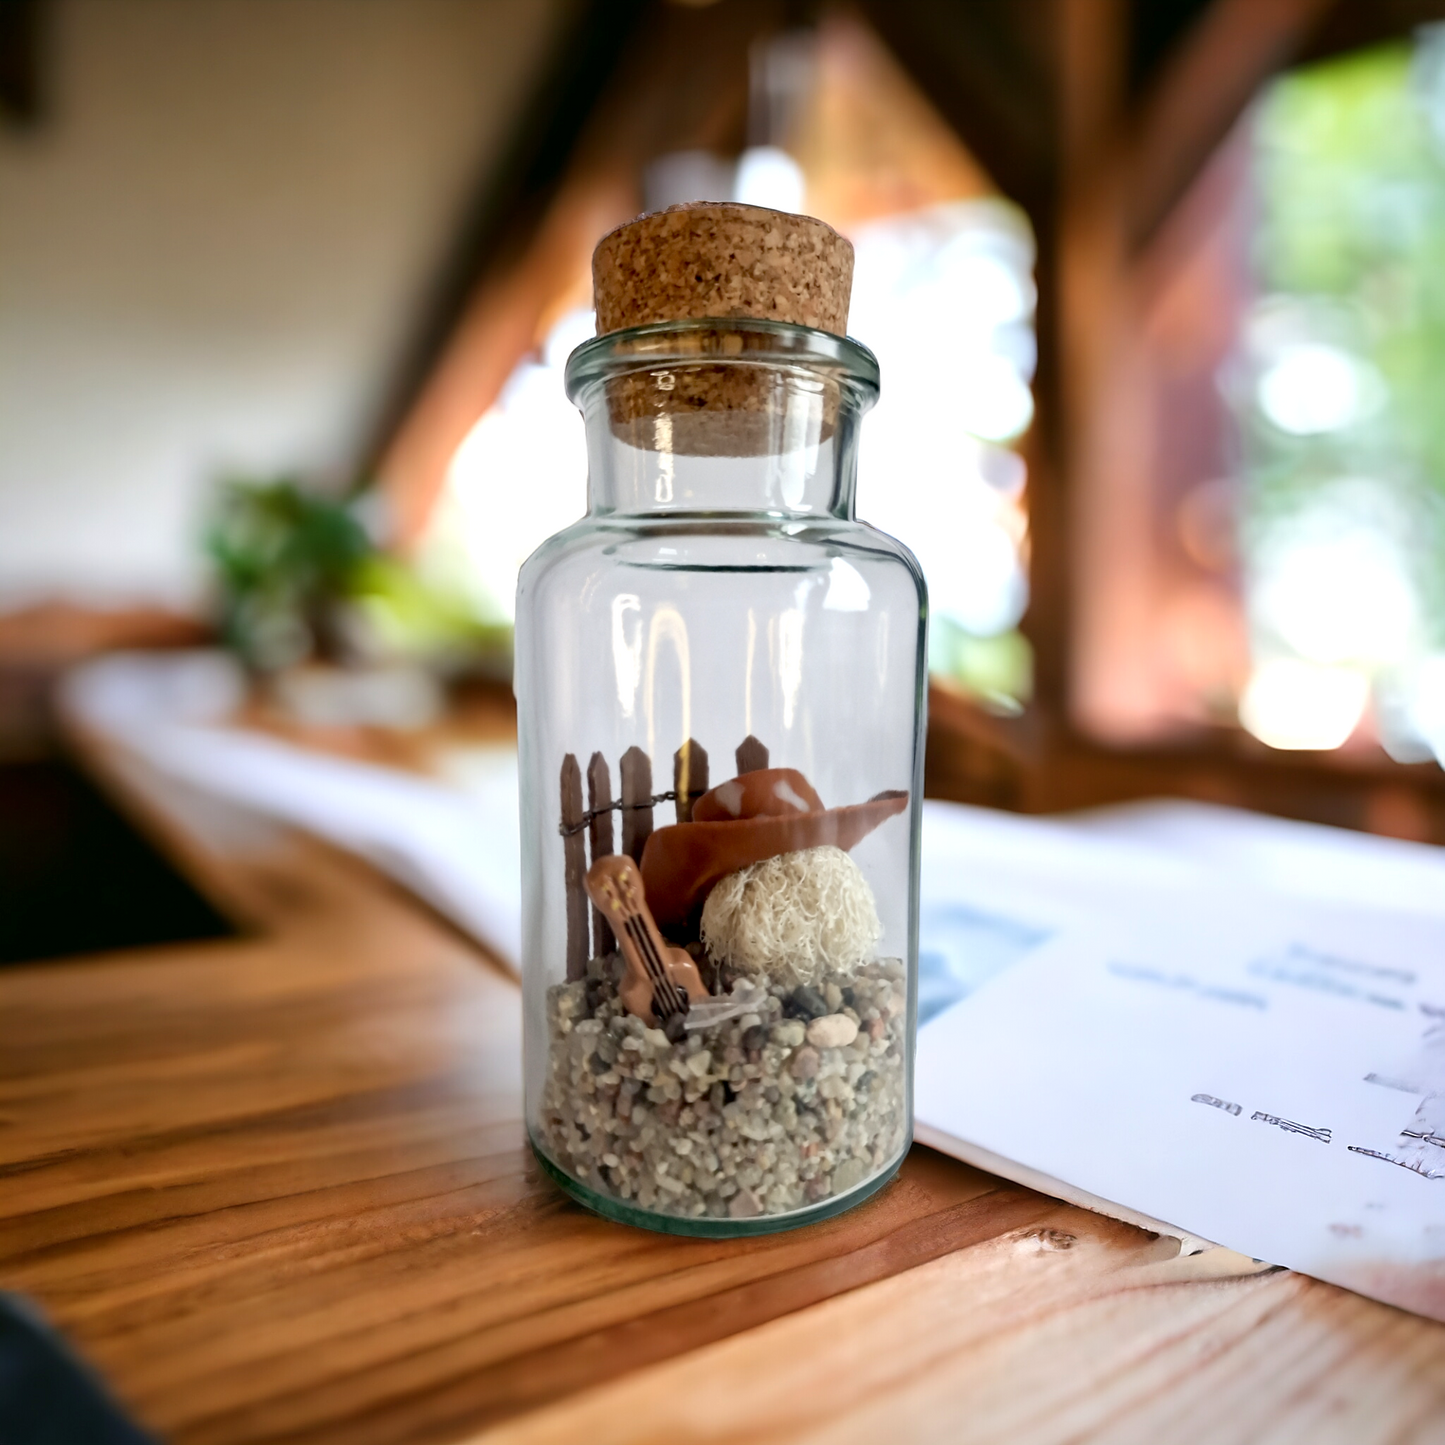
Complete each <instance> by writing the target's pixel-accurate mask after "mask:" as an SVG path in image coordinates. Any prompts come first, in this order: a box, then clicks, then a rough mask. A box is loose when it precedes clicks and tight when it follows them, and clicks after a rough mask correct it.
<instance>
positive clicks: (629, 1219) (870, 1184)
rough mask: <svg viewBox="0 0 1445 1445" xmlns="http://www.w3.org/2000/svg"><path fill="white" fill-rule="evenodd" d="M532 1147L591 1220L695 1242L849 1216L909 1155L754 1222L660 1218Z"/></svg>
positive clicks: (546, 1169) (773, 1231)
mask: <svg viewBox="0 0 1445 1445" xmlns="http://www.w3.org/2000/svg"><path fill="white" fill-rule="evenodd" d="M528 1142H529V1143H530V1144H531V1146H532V1153H533V1154H534V1155H535V1156H536V1158H537V1163H538V1164H540V1165H541V1166H542V1172H543V1173H544V1174H545V1175H546V1176H547V1177H548V1178H549V1179H550V1180H551V1181H552V1182H553V1183H554V1184H556V1185H558V1186H559V1187H560V1188H561V1189H562V1190H564V1191H565V1192H566V1193H567V1194H570V1195H571V1196H572V1198H573V1199H575V1200H576V1201H577V1202H578V1203H579V1204H581V1205H584V1206H585V1207H586V1208H588V1209H590V1210H591V1211H592V1213H593V1214H600V1215H601V1216H602V1217H603V1218H604V1219H610V1220H612V1221H613V1222H614V1223H617V1224H630V1225H632V1226H633V1227H634V1228H637V1229H650V1230H652V1231H653V1233H655V1234H683V1235H688V1236H690V1237H692V1238H694V1239H746V1238H749V1237H751V1236H753V1235H758V1234H781V1233H783V1232H784V1231H785V1230H789V1229H801V1228H802V1227H803V1226H804V1225H806V1224H819V1223H821V1222H822V1221H823V1220H825V1219H832V1218H833V1216H834V1215H835V1214H842V1213H843V1212H844V1211H845V1210H849V1209H852V1208H853V1207H854V1206H855V1205H858V1204H862V1203H863V1201H864V1200H865V1199H870V1198H871V1197H872V1196H873V1195H875V1194H877V1193H878V1191H879V1190H880V1189H882V1188H883V1186H884V1185H885V1184H888V1183H890V1182H891V1181H892V1180H893V1178H894V1177H895V1176H896V1175H897V1173H898V1171H899V1169H901V1168H902V1167H903V1160H904V1159H905V1158H906V1157H907V1154H908V1151H907V1150H906V1149H905V1150H904V1151H903V1153H902V1154H900V1155H899V1156H898V1158H897V1159H895V1160H894V1161H893V1163H892V1164H890V1165H888V1166H887V1167H886V1168H884V1169H883V1170H881V1171H880V1172H879V1173H877V1174H875V1175H874V1176H873V1177H872V1178H871V1179H865V1180H864V1181H863V1183H861V1184H859V1185H858V1186H857V1187H856V1188H854V1189H851V1190H849V1192H848V1193H847V1194H843V1195H840V1196H839V1197H837V1198H836V1199H824V1200H821V1201H820V1202H819V1203H817V1204H811V1205H809V1206H808V1207H807V1208H806V1209H794V1210H790V1211H789V1212H788V1213H787V1214H767V1215H758V1216H757V1217H755V1218H753V1219H717V1218H713V1217H710V1216H706V1217H697V1216H693V1217H688V1216H685V1215H678V1214H661V1213H658V1212H657V1211H656V1210H653V1209H644V1208H642V1207H641V1205H638V1204H633V1203H631V1202H630V1201H628V1200H625V1199H615V1198H613V1197H612V1196H611V1195H608V1194H600V1193H598V1192H597V1191H596V1190H594V1189H589V1188H588V1187H587V1186H586V1185H585V1184H579V1183H578V1182H577V1180H575V1179H573V1178H572V1177H571V1175H569V1174H567V1173H565V1172H564V1171H563V1170H561V1169H559V1168H558V1167H557V1166H556V1165H555V1164H554V1163H553V1162H552V1161H551V1160H550V1159H549V1158H548V1157H547V1155H546V1154H545V1153H544V1152H543V1150H542V1149H541V1148H540V1147H539V1146H538V1144H537V1141H536V1140H535V1139H533V1138H532V1137H531V1135H530V1132H529V1134H528Z"/></svg>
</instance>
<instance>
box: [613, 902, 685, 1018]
mask: <svg viewBox="0 0 1445 1445" xmlns="http://www.w3.org/2000/svg"><path fill="white" fill-rule="evenodd" d="M626 928H627V932H628V934H629V935H630V936H631V938H632V941H633V942H634V943H635V944H636V945H637V950H638V952H639V953H640V954H641V955H642V957H643V963H644V966H645V967H646V969H647V972H648V974H649V976H650V977H651V979H652V990H653V992H652V1002H653V1006H654V1008H655V1009H656V1011H657V1012H658V1013H660V1014H661V1015H662V1016H663V1017H664V1018H671V1017H672V1015H673V1014H675V1013H683V1012H686V1006H685V1005H684V1004H683V1003H682V998H681V990H680V989H679V988H678V986H677V985H676V984H674V983H673V981H672V980H671V979H670V978H669V977H668V976H667V970H666V967H665V966H664V964H663V962H662V958H661V957H660V955H659V954H658V952H657V945H656V944H655V943H654V942H653V941H652V935H651V933H650V932H648V930H647V929H646V928H645V927H644V926H643V923H642V920H641V919H640V918H637V917H636V916H634V917H632V918H629V919H628V920H627V923H626Z"/></svg>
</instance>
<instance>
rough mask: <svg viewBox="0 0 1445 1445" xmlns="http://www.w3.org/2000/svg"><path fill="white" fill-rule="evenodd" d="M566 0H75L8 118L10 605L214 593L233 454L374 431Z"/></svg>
mask: <svg viewBox="0 0 1445 1445" xmlns="http://www.w3.org/2000/svg"><path fill="white" fill-rule="evenodd" d="M568 8H569V6H568V3H567V0H59V3H57V4H56V5H55V6H54V7H53V9H52V10H51V11H50V12H49V14H50V18H51V28H52V35H51V40H52V49H51V67H50V79H49V106H50V112H49V115H48V118H47V119H46V120H45V121H44V123H43V124H42V126H41V127H40V128H39V129H38V130H37V131H35V132H33V133H29V134H26V133H17V132H15V131H13V130H0V605H7V604H14V603H17V602H21V601H25V600H30V599H33V598H36V597H39V596H46V595H55V594H57V593H60V594H64V595H68V596H71V597H80V598H84V599H89V600H96V601H122V600H125V601H133V600H134V601H139V600H148V599H155V600H168V601H172V602H181V603H184V602H187V601H189V600H192V599H194V598H195V596H196V595H197V590H198V587H199V583H200V579H201V575H202V572H201V562H200V557H199V551H198V546H197V538H198V536H199V533H200V529H201V526H202V524H203V520H204V516H205V512H206V507H207V504H208V498H209V494H210V488H211V487H212V486H213V485H214V481H215V478H216V477H217V475H218V474H219V473H221V472H223V471H225V470H227V469H231V468H235V469H245V470H252V471H268V470H275V469H283V468H293V467H294V468H302V469H306V470H312V469H321V470H326V469H332V470H335V469H338V468H341V467H344V466H345V465H346V464H347V462H348V461H349V459H350V458H351V457H352V456H353V454H354V451H355V448H356V447H357V445H358V443H359V441H360V438H361V437H362V435H363V433H364V431H365V428H366V426H367V424H368V422H369V421H370V420H371V418H372V417H373V416H374V413H375V408H376V406H377V404H378V402H379V400H380V398H381V396H382V394H383V392H384V388H385V386H386V384H387V381H388V379H389V378H390V376H391V369H392V368H393V367H394V366H395V365H396V363H397V361H398V357H399V355H400V352H401V350H402V348H403V347H404V345H405V342H406V339H407V337H408V336H409V334H410V332H409V327H410V325H411V324H413V323H414V321H415V319H416V310H417V305H418V302H419V300H420V299H421V297H422V296H423V295H424V294H425V288H426V286H427V284H428V282H429V281H431V279H432V278H433V276H434V273H435V269H436V266H437V264H438V262H439V260H440V258H441V257H442V256H443V255H444V254H445V249H446V245H447V242H448V240H449V238H450V236H451V233H452V228H453V226H454V224H455V222H456V219H457V217H458V214H459V210H460V207H461V205H462V203H463V200H464V198H465V196H466V194H467V193H468V190H469V187H470V186H471V184H472V183H473V181H474V179H475V178H476V176H477V175H478V174H479V172H480V170H481V168H482V167H483V166H484V165H485V164H486V163H487V161H488V160H489V159H490V158H492V157H494V156H495V155H497V154H498V153H499V149H500V147H501V146H503V145H505V143H506V140H507V138H508V136H509V134H510V127H511V125H512V123H513V118H514V116H515V113H516V110H517V108H518V106H519V105H520V103H521V102H522V100H523V99H524V97H525V95H526V93H527V90H528V88H529V86H530V85H531V84H532V82H533V80H534V78H535V75H536V73H537V69H538V67H539V65H540V64H542V63H544V61H545V58H546V54H547V51H548V49H549V46H550V45H551V44H552V43H553V41H554V39H555V37H556V33H557V27H558V25H559V23H560V22H561V20H562V18H563V16H564V15H565V14H566V13H567V10H568Z"/></svg>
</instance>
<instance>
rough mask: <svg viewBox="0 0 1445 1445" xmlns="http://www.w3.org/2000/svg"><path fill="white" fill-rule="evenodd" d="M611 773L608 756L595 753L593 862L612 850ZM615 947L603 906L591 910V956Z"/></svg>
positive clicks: (590, 796) (590, 773) (590, 805)
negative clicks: (603, 912)
mask: <svg viewBox="0 0 1445 1445" xmlns="http://www.w3.org/2000/svg"><path fill="white" fill-rule="evenodd" d="M611 808H612V775H611V774H610V773H609V772H608V770H607V759H606V758H604V757H603V756H602V754H601V753H593V754H592V761H591V762H589V763H588V764H587V809H588V811H589V812H590V813H591V814H592V825H591V828H590V829H589V833H590V835H591V836H590V841H591V844H592V861H593V862H594V863H595V862H596V861H597V860H598V859H599V858H605V857H606V856H607V855H608V854H609V853H610V852H612V813H611ZM612 949H613V938H612V925H611V924H609V923H608V921H607V919H606V918H604V917H603V915H602V911H601V909H598V908H594V909H593V910H592V955H593V957H594V958H602V957H605V956H606V955H607V954H609V953H611V952H612Z"/></svg>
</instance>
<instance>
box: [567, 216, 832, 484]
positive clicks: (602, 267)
mask: <svg viewBox="0 0 1445 1445" xmlns="http://www.w3.org/2000/svg"><path fill="white" fill-rule="evenodd" d="M592 284H593V293H594V300H595V303H596V306H597V334H598V335H599V336H605V335H607V334H608V333H609V332H614V331H621V330H624V329H626V328H628V327H633V326H646V325H648V324H649V323H652V322H663V321H691V320H698V319H715V320H717V322H718V327H717V329H716V331H713V330H711V329H709V328H703V329H702V330H692V331H690V332H689V333H688V334H687V335H685V336H681V337H679V339H678V351H680V352H684V353H687V354H689V356H695V357H696V360H695V361H693V360H689V361H687V362H685V363H681V364H679V361H677V360H674V361H673V362H672V363H670V364H669V365H668V366H666V367H664V368H649V367H643V368H641V369H639V370H638V371H636V372H634V373H631V374H629V375H624V376H619V377H617V378H615V379H614V380H613V381H612V382H611V383H609V386H608V409H609V412H610V417H611V423H612V429H613V431H614V432H615V433H616V434H617V435H618V436H619V437H622V438H624V439H626V440H627V441H629V442H630V443H631V444H632V445H633V446H636V447H639V448H642V449H644V450H649V451H674V452H679V453H691V454H694V455H712V456H748V455H758V454H760V453H763V452H767V451H769V450H770V449H772V448H773V447H775V446H776V445H777V444H778V441H777V439H778V437H779V435H780V429H781V432H785V433H787V434H788V435H790V436H791V435H794V434H795V433H796V434H797V436H796V443H795V444H803V443H804V442H806V441H809V440H811V441H812V442H817V441H818V440H821V439H823V438H826V437H827V436H829V435H831V434H832V430H833V426H834V423H835V420H836V417H837V410H838V399H837V395H836V392H837V384H836V382H816V383H813V384H811V385H809V384H808V383H806V382H804V381H803V380H801V379H800V378H799V377H798V376H797V375H796V374H794V375H792V376H783V375H782V374H780V373H779V372H778V370H777V369H776V368H769V367H766V366H757V365H749V364H747V363H748V362H749V361H750V360H756V361H763V360H766V359H767V358H766V352H767V349H768V343H767V340H766V338H762V337H756V336H753V337H749V336H748V335H747V334H745V333H740V332H739V331H737V330H736V329H730V328H729V327H728V325H727V323H728V322H729V321H731V320H737V319H740V318H757V319H760V320H770V321H786V322H790V323H792V324H793V325H795V326H809V327H813V328H815V329H817V330H819V331H830V332H833V333H835V334H836V335H839V336H841V335H843V334H845V333H846V331H847V326H848V300H849V296H850V293H851V291H852V287H853V247H852V245H851V243H850V242H848V241H847V240H845V239H844V238H843V237H842V236H840V235H839V234H838V233H837V232H836V231H835V230H833V228H832V227H831V226H825V225H824V224H823V222H822V221H817V220H814V219H813V217H811V216H795V215H790V214H788V213H786V212H783V211H769V210H766V209H764V208H763V207H761V206H742V205H737V204H735V203H732V202H704V203H700V204H696V205H687V206H673V207H672V208H671V209H670V210H666V211H658V212H656V213H654V214H653V215H650V216H640V217H639V218H638V219H637V220H635V221H629V222H628V223H627V224H626V225H625V226H619V227H618V228H617V230H615V231H613V232H612V233H611V234H610V235H607V236H604V237H603V238H602V240H601V241H600V242H599V243H598V246H597V249H596V251H594V252H593V255H592ZM739 363H742V364H741V365H740V364H739ZM804 392H807V393H808V394H807V395H804V394H803V393H804ZM785 417H786V418H789V419H790V420H789V422H788V424H787V425H784V418H785ZM800 428H801V429H800Z"/></svg>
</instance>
